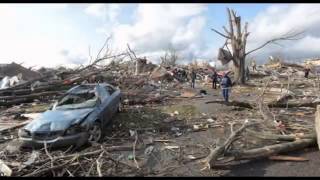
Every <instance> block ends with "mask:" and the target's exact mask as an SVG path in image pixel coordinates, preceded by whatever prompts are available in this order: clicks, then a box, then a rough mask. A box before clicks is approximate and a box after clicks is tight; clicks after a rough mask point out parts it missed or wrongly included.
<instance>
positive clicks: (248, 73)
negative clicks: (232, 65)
mask: <svg viewBox="0 0 320 180" xmlns="http://www.w3.org/2000/svg"><path fill="white" fill-rule="evenodd" d="M249 75H250V71H249V67H248V66H247V68H246V80H247V81H248V80H249Z"/></svg>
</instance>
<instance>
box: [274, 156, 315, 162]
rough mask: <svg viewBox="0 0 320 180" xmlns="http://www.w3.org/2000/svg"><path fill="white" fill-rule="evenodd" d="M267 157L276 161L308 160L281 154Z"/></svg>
mask: <svg viewBox="0 0 320 180" xmlns="http://www.w3.org/2000/svg"><path fill="white" fill-rule="evenodd" d="M269 159H270V160H276V161H309V159H306V158H304V157H294V156H283V155H275V156H270V157H269Z"/></svg>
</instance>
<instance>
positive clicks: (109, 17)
mask: <svg viewBox="0 0 320 180" xmlns="http://www.w3.org/2000/svg"><path fill="white" fill-rule="evenodd" d="M120 10H121V7H120V5H119V4H90V5H88V6H87V8H86V9H85V13H86V14H88V15H92V16H95V17H97V18H101V19H102V20H103V21H111V22H116V21H117V17H118V15H119V13H120Z"/></svg>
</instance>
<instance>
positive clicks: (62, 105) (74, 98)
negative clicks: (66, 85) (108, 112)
mask: <svg viewBox="0 0 320 180" xmlns="http://www.w3.org/2000/svg"><path fill="white" fill-rule="evenodd" d="M97 102H98V96H97V95H96V94H95V92H94V91H93V92H92V91H91V92H84V93H76V94H73V93H69V94H67V95H66V96H64V97H63V98H62V99H61V100H60V101H58V103H57V105H56V106H55V108H54V109H57V110H59V109H60V110H63V109H82V108H93V107H94V106H95V105H96V104H97Z"/></svg>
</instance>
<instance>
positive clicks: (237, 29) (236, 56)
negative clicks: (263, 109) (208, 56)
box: [211, 8, 304, 84]
mask: <svg viewBox="0 0 320 180" xmlns="http://www.w3.org/2000/svg"><path fill="white" fill-rule="evenodd" d="M227 13H228V21H229V29H227V28H226V27H225V26H223V29H224V31H225V33H226V34H224V33H222V32H219V31H218V30H216V29H213V28H212V29H211V30H212V31H214V32H216V33H217V34H219V35H220V36H222V37H224V38H225V39H226V42H225V44H224V45H223V47H222V51H220V53H221V52H223V51H225V52H229V53H228V54H229V55H230V58H229V61H227V62H223V64H225V63H228V62H230V61H231V60H232V62H233V65H234V67H235V72H234V73H235V82H236V83H238V84H245V80H246V78H245V59H246V56H248V55H249V54H251V53H253V52H255V51H257V50H259V49H262V48H263V47H265V46H266V45H268V44H271V43H273V44H277V45H279V44H278V43H277V42H278V41H284V40H298V39H301V38H303V37H301V36H300V37H299V35H302V34H303V33H304V32H303V31H301V32H293V31H290V32H288V33H286V34H284V35H282V36H280V37H276V38H273V39H270V40H268V41H266V42H265V43H263V44H262V45H260V46H258V47H257V48H254V49H252V50H249V51H246V45H247V38H248V36H249V34H250V33H249V32H248V22H246V23H245V24H244V26H243V27H241V17H240V16H237V14H236V12H235V11H234V10H230V9H229V8H227ZM228 45H231V48H229V47H228ZM219 60H221V59H219Z"/></svg>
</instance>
